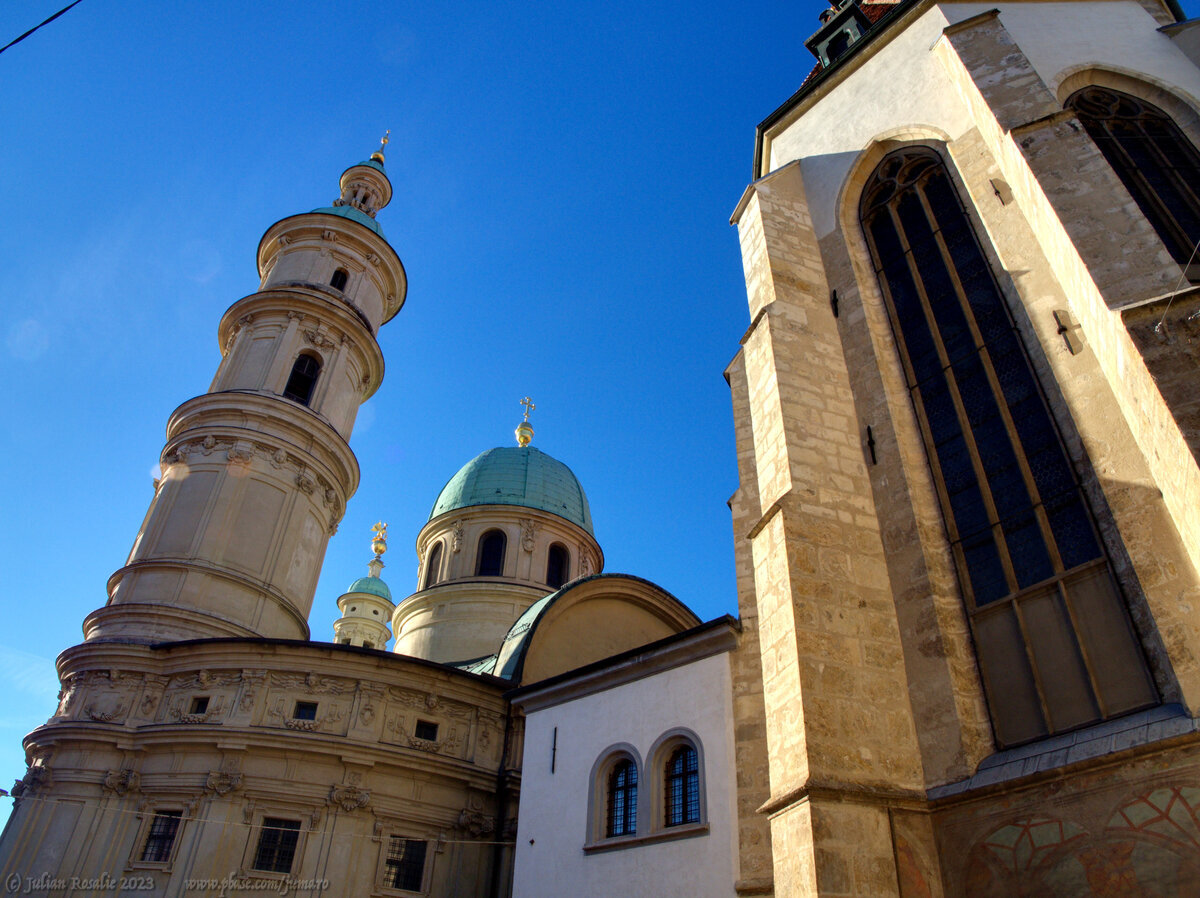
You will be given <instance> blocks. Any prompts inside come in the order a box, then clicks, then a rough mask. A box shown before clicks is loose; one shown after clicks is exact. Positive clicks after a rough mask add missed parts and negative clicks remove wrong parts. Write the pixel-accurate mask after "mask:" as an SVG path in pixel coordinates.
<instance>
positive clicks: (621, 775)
mask: <svg viewBox="0 0 1200 898" xmlns="http://www.w3.org/2000/svg"><path fill="white" fill-rule="evenodd" d="M637 787H638V772H637V765H636V764H634V763H633V761H631V760H629V759H628V758H623V759H622V760H620V761H617V763H616V764H614V765H613V768H612V771H611V772H610V773H609V774H608V810H607V814H606V815H605V827H604V834H605V835H606V836H608V837H610V838H611V837H613V836H630V835H633V834H634V833H636V832H637Z"/></svg>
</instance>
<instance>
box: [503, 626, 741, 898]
mask: <svg viewBox="0 0 1200 898" xmlns="http://www.w3.org/2000/svg"><path fill="white" fill-rule="evenodd" d="M714 623H715V624H716V625H717V626H716V627H715V628H714V626H713V624H706V625H703V626H702V627H699V628H696V630H695V631H691V633H693V634H694V633H698V632H700V633H702V635H701V636H700V637H699V642H697V640H696V638H695V637H692V636H690V634H681V636H680V638H678V639H672V640H665V641H664V643H669V645H666V646H665V647H664V648H662V649H658V650H652V651H649V652H645V653H639V654H638V655H637V656H636V657H634V658H626V659H625V660H620V659H618V660H616V661H614V662H613V663H612V664H610V665H603V666H595V665H594V666H593V667H598V668H599V669H598V670H592V671H591V673H589V672H588V669H585V671H584V672H582V673H581V674H579V675H575V676H573V675H567V676H565V677H561V678H556V679H557V680H558V682H557V683H556V684H552V685H550V686H549V687H545V688H537V687H535V688H534V690H533V691H531V692H530V691H527V692H526V693H525V694H524V695H522V696H520V697H518V698H517V699H515V701H514V704H516V705H525V706H526V713H527V718H526V729H525V750H524V760H523V772H522V784H521V807H520V813H519V821H520V822H519V825H518V830H517V846H516V871H515V876H514V884H513V895H514V896H518V898H538V896H545V898H560V896H562V895H568V894H569V895H571V896H573V898H588V896H596V898H599V896H609V895H612V894H613V891H614V883H620V887H619V890H620V892H621V893H622V894H625V895H689V896H732V895H733V894H735V893H734V883H735V881H736V879H737V846H736V839H737V836H736V829H735V825H734V821H735V816H734V810H735V791H736V790H735V781H736V771H735V765H734V747H733V712H732V699H731V678H730V649H732V647H733V645H734V643H735V637H734V634H733V632H732V629H731V628H730V627H729V626H728V625H726V624H724V623H723V622H714ZM681 643H682V644H683V645H686V646H688V647H687V648H685V649H684V650H683V651H681ZM697 655H700V656H701V657H697ZM622 680H625V682H621V681H622ZM613 682H616V685H608V684H610V683H613ZM581 692H583V693H585V694H583V695H581V696H580V695H579V694H580V693H581ZM571 693H574V694H575V695H577V696H579V697H576V698H572V697H570V696H571ZM526 703H527V704H526ZM681 733H684V734H689V736H691V735H694V737H695V741H696V742H697V743H698V745H697V748H698V749H699V755H700V758H699V761H700V765H701V768H702V775H701V780H700V789H701V793H702V794H701V819H700V824H699V825H695V826H681V827H674V828H671V827H663V825H662V820H661V805H662V803H663V792H662V789H663V771H662V770H661V769H656V768H657V767H659V766H661V765H660V763H659V761H658V760H657V759H660V758H661V757H662V752H661V751H657V750H656V749H657V746H661V745H662V744H663V740H662V737H664V736H668V737H669V736H670V735H671V734H675V735H679V734H681ZM614 750H615V751H619V752H624V753H625V754H627V755H632V756H634V757H635V758H636V759H637V761H638V767H639V783H638V789H639V795H638V805H639V815H638V825H637V832H636V834H635V835H633V836H630V837H623V838H620V839H605V838H604V833H603V829H602V826H603V823H602V821H603V816H604V809H603V808H602V807H599V806H595V802H596V801H599V802H603V800H604V797H605V788H606V785H605V782H604V780H605V777H604V776H603V774H602V773H598V772H599V771H600V770H601V768H602V767H603V759H604V758H605V757H606V756H608V755H609V753H610V752H613V751H614ZM597 762H601V763H600V764H598V763H597ZM597 780H599V782H597ZM593 790H596V792H597V794H596V795H595V797H594V800H593V801H591V802H589V797H590V796H591V793H592V792H593ZM593 821H598V822H599V824H600V827H599V832H597V831H596V830H597V827H596V825H595V824H594V823H593Z"/></svg>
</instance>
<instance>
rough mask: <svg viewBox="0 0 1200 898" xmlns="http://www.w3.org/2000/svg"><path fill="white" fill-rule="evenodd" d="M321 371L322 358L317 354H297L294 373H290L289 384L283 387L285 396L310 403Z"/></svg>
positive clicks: (293, 367)
mask: <svg viewBox="0 0 1200 898" xmlns="http://www.w3.org/2000/svg"><path fill="white" fill-rule="evenodd" d="M320 373H321V360H320V359H318V358H317V357H316V356H314V355H311V354H310V353H307V352H305V353H302V354H301V355H299V356H297V358H296V361H295V363H294V364H293V365H292V373H291V374H290V375H288V380H287V386H285V387H284V388H283V395H284V397H285V398H286V399H294V400H295V401H296V402H301V403H303V404H304V405H308V403H309V400H311V399H312V394H313V388H314V387H316V385H317V377H318V376H319V375H320Z"/></svg>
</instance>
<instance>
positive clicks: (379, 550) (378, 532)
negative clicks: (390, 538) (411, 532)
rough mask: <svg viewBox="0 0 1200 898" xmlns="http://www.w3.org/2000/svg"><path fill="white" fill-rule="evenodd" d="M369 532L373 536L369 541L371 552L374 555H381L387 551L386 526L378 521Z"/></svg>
mask: <svg viewBox="0 0 1200 898" xmlns="http://www.w3.org/2000/svg"><path fill="white" fill-rule="evenodd" d="M371 532H372V533H374V534H375V536H374V537H372V539H371V551H373V552H374V553H375V554H376V555H382V554H383V553H384V552H386V551H387V524H385V523H383V521H380V522H379V523H378V524H376V525H375V526H374V527H372V528H371Z"/></svg>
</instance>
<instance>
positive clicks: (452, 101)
mask: <svg viewBox="0 0 1200 898" xmlns="http://www.w3.org/2000/svg"><path fill="white" fill-rule="evenodd" d="M60 5H65V0H54V2H49V3H47V2H17V0H10V2H8V3H5V4H3V6H2V7H0V43H4V42H7V41H8V40H10V39H11V38H12V37H15V36H16V35H18V34H20V33H21V32H22V31H24V30H25V29H26V28H28V27H30V26H31V25H33V24H36V23H37V22H39V21H41V20H42V19H43V18H45V17H46V16H47V15H49V14H51V13H52V12H54V11H56V10H57V9H58V8H59V7H60ZM824 5H825V4H824V3H822V2H819V0H806V2H799V3H797V2H782V0H781V2H749V3H746V2H743V3H723V4H718V3H687V4H684V3H667V4H647V3H645V2H625V0H610V2H608V3H606V4H570V3H567V4H563V3H561V2H556V3H548V2H528V3H524V4H520V5H518V4H495V3H476V2H463V3H456V4H430V3H420V4H416V3H408V2H398V3H389V4H380V3H378V2H375V3H359V2H345V0H344V2H340V3H337V4H332V3H327V2H326V3H306V2H288V3H282V2H258V3H253V4H249V3H208V4H198V3H190V4H189V3H151V2H122V3H118V2H115V0H84V2H83V3H81V4H80V5H79V6H78V7H76V8H75V9H73V10H72V11H70V12H69V13H67V14H66V15H65V16H63V17H62V18H61V19H59V20H57V21H56V22H54V23H52V24H51V25H49V26H47V27H46V28H45V29H43V30H42V31H39V32H38V33H37V34H35V35H34V36H32V37H31V38H29V39H27V40H26V41H25V42H23V43H22V44H19V45H18V46H16V47H14V48H12V49H10V50H8V51H6V52H5V53H4V54H2V55H0V113H2V116H3V121H4V122H5V127H4V138H3V140H0V171H3V172H4V174H5V178H4V182H3V183H4V194H5V200H6V203H5V208H6V215H7V217H8V222H7V224H6V225H5V226H4V227H2V228H0V297H2V299H0V301H2V302H3V310H4V314H3V316H2V317H0V351H2V352H4V353H5V356H6V360H7V365H6V371H7V373H8V384H7V387H8V388H7V390H6V391H5V393H6V395H5V399H4V410H5V413H4V414H3V415H0V466H2V467H0V470H2V471H3V484H4V496H5V500H4V506H5V508H7V509H8V513H7V514H5V515H3V516H0V572H2V574H3V587H2V588H3V590H4V601H5V614H6V626H5V627H4V630H3V632H2V633H0V694H2V696H3V697H2V698H0V785H5V786H7V785H8V784H9V783H11V781H12V779H14V778H16V777H18V776H20V775H21V774H22V773H23V771H24V764H23V760H22V755H21V750H20V746H19V741H20V738H21V736H22V735H23V734H24V733H26V732H28V731H29V730H30V729H32V728H33V727H34V726H36V725H38V724H39V723H40V722H42V721H44V720H45V718H46V717H47V716H48V715H49V714H50V713H51V712H52V711H53V706H54V696H55V694H56V692H57V684H56V682H55V678H54V674H53V659H54V657H55V656H56V654H57V653H58V652H59V651H61V650H62V649H63V648H65V647H67V646H69V645H71V644H74V643H76V642H78V641H79V639H80V638H81V630H80V623H81V621H82V619H83V617H84V616H85V615H86V614H87V613H88V612H89V611H91V610H93V609H95V608H97V607H100V606H101V605H102V604H103V603H104V601H105V590H104V584H105V581H106V580H107V578H108V576H109V575H110V574H111V573H112V572H113V571H114V570H116V569H117V568H119V567H120V566H121V564H122V563H123V561H124V558H125V556H126V554H127V553H128V551H129V548H130V545H131V544H132V542H133V539H134V536H135V535H136V533H137V530H138V526H139V525H140V523H141V519H142V516H143V514H144V513H145V510H146V507H147V504H148V502H149V499H150V497H151V477H152V472H153V470H154V468H155V465H156V462H157V459H158V453H159V450H160V449H161V447H162V443H163V434H164V427H165V425H166V421H167V418H168V416H169V414H170V413H171V411H172V410H173V409H174V408H175V407H176V406H177V405H179V404H180V403H182V402H183V401H185V400H186V399H188V398H190V397H192V396H194V395H196V394H198V393H202V392H203V391H204V390H205V389H206V388H207V386H208V383H209V380H210V378H211V377H212V374H213V372H214V371H215V369H216V365H217V363H218V361H219V358H220V356H219V351H218V346H217V338H216V328H217V322H218V320H219V319H220V316H221V314H222V312H223V311H224V310H225V309H226V308H227V307H228V306H229V305H230V304H232V303H233V302H234V301H236V300H237V299H239V298H240V297H242V296H245V295H247V294H249V293H252V292H253V291H254V290H255V289H256V287H257V284H258V280H257V276H256V271H255V251H256V248H257V245H258V240H259V238H260V237H261V235H262V233H263V231H265V230H266V228H267V227H268V226H269V225H271V224H272V223H273V222H274V221H276V220H278V219H280V218H283V217H285V216H287V215H291V214H294V213H297V212H302V211H307V210H309V209H312V208H314V207H318V206H324V205H327V204H328V203H329V202H330V201H331V200H332V199H333V198H334V197H335V195H336V194H337V179H338V176H339V174H340V173H341V172H342V170H343V169H344V168H346V167H347V166H348V165H350V164H352V163H354V162H356V161H358V160H360V159H362V158H365V157H366V156H367V155H368V154H369V153H370V152H371V151H372V150H373V149H374V148H375V147H376V146H377V145H378V140H379V137H380V135H381V134H382V133H383V131H384V129H387V128H390V129H391V130H392V142H391V144H390V145H389V147H388V164H387V167H388V170H389V173H390V175H391V178H392V182H393V185H394V188H395V197H394V199H393V201H392V204H391V206H389V207H388V208H387V209H385V210H384V211H383V212H382V213H381V214H380V217H379V220H380V222H381V224H382V225H383V228H384V230H385V233H386V234H387V236H388V237H389V239H390V241H391V242H392V245H393V246H394V247H395V248H396V250H397V251H398V252H399V254H400V257H401V259H402V260H403V261H404V264H405V266H406V268H407V271H408V276H409V294H408V302H407V304H406V306H405V308H404V309H403V310H402V311H401V312H400V314H399V315H398V316H397V317H396V318H395V319H393V320H392V322H391V323H390V324H388V325H387V326H386V327H385V328H384V329H383V331H382V333H381V336H380V343H381V345H382V347H383V350H384V354H385V356H386V358H387V375H386V378H385V381H384V384H383V387H382V388H381V389H380V391H379V392H378V393H377V394H376V396H375V397H374V398H373V399H371V400H370V402H369V403H368V404H367V405H366V406H365V407H364V409H363V410H362V412H361V413H360V416H359V423H358V426H357V427H356V430H355V434H354V438H353V440H352V447H353V449H354V451H355V452H356V453H357V455H358V458H359V462H360V465H361V468H362V483H361V486H360V488H359V491H358V494H357V495H356V496H355V498H354V499H353V500H352V502H351V504H350V506H349V508H348V510H347V514H346V517H345V519H344V520H343V522H342V524H341V528H340V530H339V532H338V534H337V536H336V537H335V538H334V539H333V540H332V542H331V544H330V549H329V553H328V555H327V557H326V562H325V567H324V573H323V576H322V579H321V583H320V586H319V588H318V591H317V594H316V597H315V600H314V604H313V612H312V616H311V621H310V623H311V626H312V632H313V637H314V638H315V639H321V640H326V639H330V638H331V634H332V629H331V626H332V622H333V620H334V619H335V618H336V616H337V609H336V606H335V600H336V598H337V596H338V595H339V594H340V593H341V592H342V591H343V590H344V589H345V587H346V585H347V584H349V583H350V582H351V581H352V580H354V579H355V578H357V577H359V576H361V575H362V574H364V573H365V571H366V568H365V565H366V562H367V561H368V560H369V558H370V552H369V550H368V542H369V537H370V526H371V524H373V523H374V522H375V521H376V520H379V519H383V520H385V521H387V522H388V523H389V524H390V534H391V549H390V551H389V553H388V555H387V556H386V559H385V560H386V562H387V568H386V569H385V571H384V578H385V579H386V580H388V582H389V583H390V584H391V586H392V590H393V593H395V594H397V595H399V596H403V595H407V594H408V593H409V592H410V591H411V590H412V588H413V586H414V580H415V572H416V558H415V553H414V551H413V543H414V540H415V538H416V533H417V531H418V529H419V528H420V526H421V525H422V524H423V523H424V521H425V519H426V517H427V515H428V513H429V509H430V507H431V505H432V503H433V500H434V498H435V497H436V495H437V493H438V491H439V490H440V489H441V487H442V485H443V484H444V483H445V482H446V480H448V479H449V478H450V476H451V475H453V474H454V472H455V471H456V470H457V469H458V468H459V467H460V466H461V465H462V464H464V463H465V462H466V461H467V460H469V459H470V458H471V457H473V456H474V455H476V454H478V453H479V452H481V451H483V450H485V449H488V448H490V447H492V446H497V445H512V444H513V440H512V430H513V428H514V426H515V425H516V424H517V422H518V421H519V420H520V413H521V408H520V406H519V405H518V402H519V400H520V399H521V397H523V396H525V395H530V396H532V397H533V399H534V402H535V403H536V404H537V410H536V412H535V413H534V415H533V424H534V427H535V429H536V431H537V436H536V437H535V440H534V445H535V446H537V447H538V448H540V449H542V450H543V451H545V452H548V453H550V454H551V455H554V456H555V457H557V458H559V459H560V460H562V461H563V462H565V463H566V464H567V465H569V466H570V467H571V468H572V469H573V470H574V471H575V473H576V475H577V476H578V477H579V479H580V480H581V482H582V483H583V485H584V487H585V489H586V490H587V493H588V496H589V498H590V500H591V506H592V512H593V516H594V520H595V528H596V534H597V537H598V539H599V541H600V543H601V545H602V546H603V548H604V550H605V553H606V556H607V565H606V566H607V569H608V570H610V571H621V572H629V573H634V574H637V575H640V576H643V577H646V578H649V579H651V580H654V581H656V582H658V583H660V584H661V585H663V586H664V587H665V588H667V589H668V590H670V591H672V592H673V593H675V594H676V595H677V596H679V598H681V599H682V600H683V601H684V602H686V603H688V604H689V605H690V606H691V607H692V608H694V609H695V610H696V612H697V613H698V614H699V615H700V616H701V617H702V618H706V619H707V618H711V617H714V616H717V615H720V614H723V613H726V612H729V613H736V599H735V595H734V578H733V544H732V532H731V526H730V521H729V513H728V510H727V508H726V505H725V501H726V499H727V498H728V497H729V496H730V494H732V492H733V491H734V489H735V487H736V469H735V460H734V447H733V436H732V420H731V414H730V406H729V396H728V390H727V388H726V385H725V383H724V380H723V378H722V376H721V374H722V371H723V369H724V368H725V366H726V364H727V363H728V362H729V361H730V359H731V358H732V357H733V355H734V353H735V352H736V351H737V348H738V339H739V337H740V336H741V334H742V333H743V331H744V330H745V327H746V325H747V323H748V321H747V312H746V301H745V287H744V283H743V280H742V271H741V259H740V255H739V252H738V246H737V235H736V232H735V231H734V230H733V229H732V228H730V227H729V225H728V217H729V214H730V212H731V211H732V209H733V207H734V205H735V203H736V202H737V200H738V198H739V196H740V195H741V193H742V190H743V189H744V187H745V185H746V183H747V181H748V180H749V177H750V172H751V162H752V150H753V142H754V126H755V125H756V124H757V123H758V122H759V121H760V120H762V119H763V118H764V117H765V116H766V115H767V114H768V113H770V112H771V110H772V109H774V108H775V107H776V106H777V105H778V104H779V103H781V102H782V101H783V100H785V99H786V98H787V97H788V96H789V95H790V94H791V93H792V91H794V90H795V88H796V87H797V86H798V85H799V84H800V82H801V80H802V79H803V78H804V75H805V74H806V73H807V71H808V70H809V68H810V67H811V65H812V58H811V56H810V55H809V54H808V53H807V51H806V50H805V49H804V47H803V40H804V39H805V38H806V37H807V36H809V35H810V34H811V33H812V32H813V31H815V30H816V28H817V24H818V23H817V18H816V16H817V12H819V11H820V10H821V9H822V8H824ZM1185 9H1187V10H1188V11H1189V12H1190V13H1192V14H1195V13H1196V11H1197V4H1196V3H1188V4H1185ZM0 813H2V811H0Z"/></svg>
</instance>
